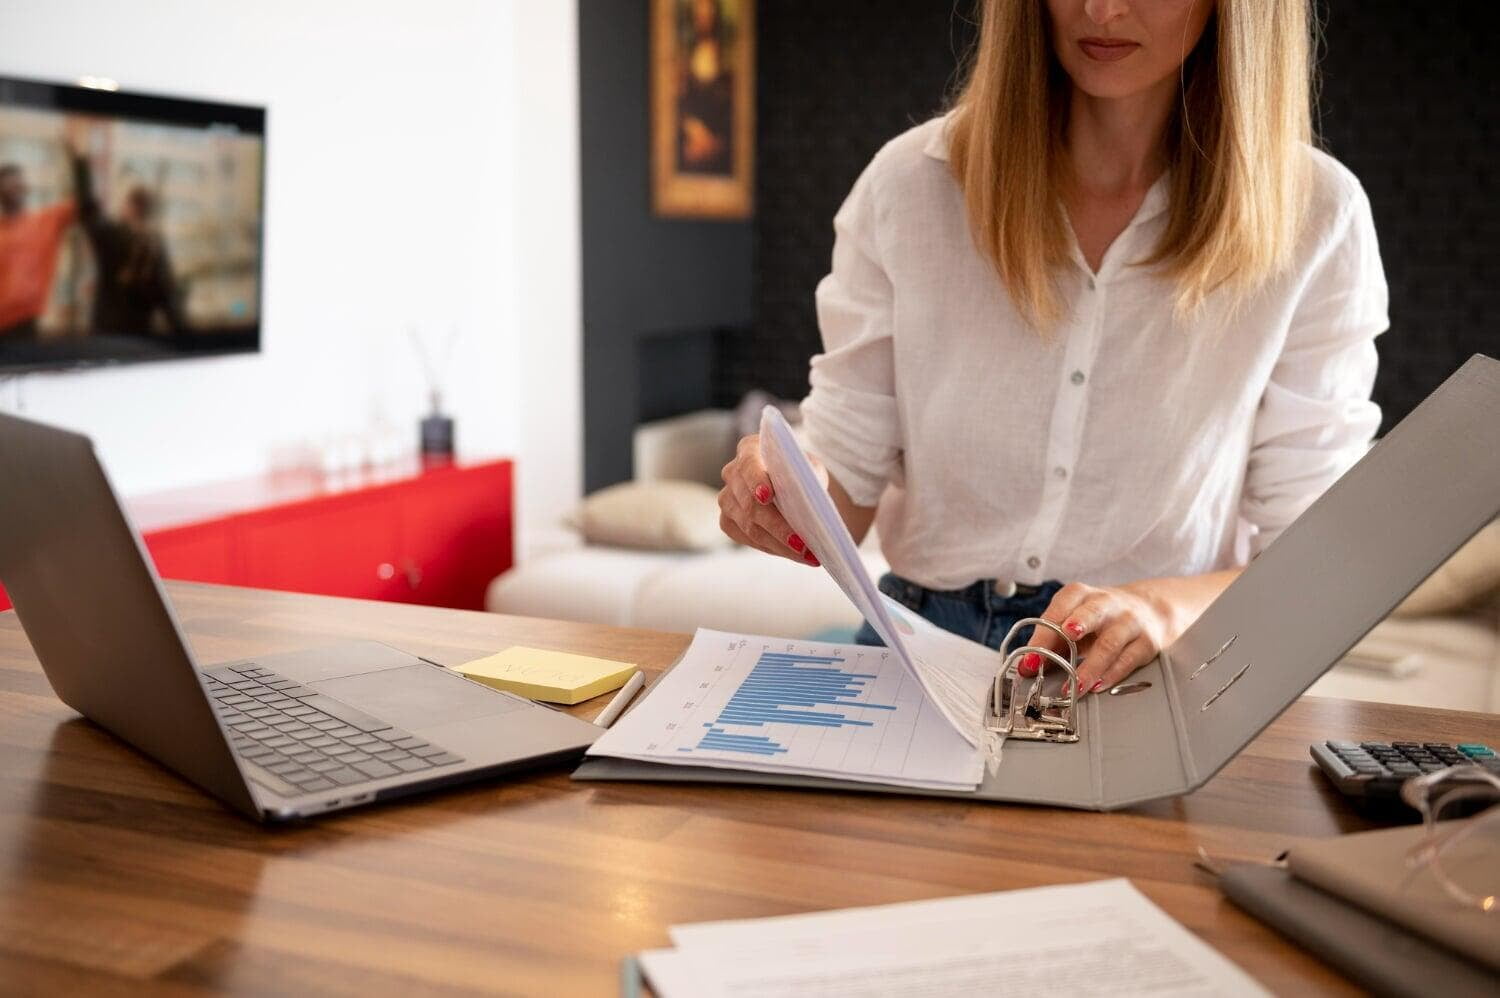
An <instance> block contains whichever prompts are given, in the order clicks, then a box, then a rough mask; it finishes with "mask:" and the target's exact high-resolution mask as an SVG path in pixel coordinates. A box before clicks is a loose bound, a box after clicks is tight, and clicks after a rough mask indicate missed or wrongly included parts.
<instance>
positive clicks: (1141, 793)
mask: <svg viewBox="0 0 1500 998" xmlns="http://www.w3.org/2000/svg"><path fill="white" fill-rule="evenodd" d="M1433 482H1441V483H1442V484H1443V487H1442V488H1440V489H1434V488H1433V487H1432V483H1433ZM1497 516H1500V361H1496V360H1493V359H1491V358H1488V357H1483V356H1475V357H1474V358H1472V359H1471V360H1469V362H1468V363H1466V364H1465V365H1464V366H1463V367H1462V368H1461V369H1460V370H1459V371H1458V372H1457V373H1456V374H1454V375H1453V376H1452V377H1450V378H1449V379H1448V380H1447V381H1445V382H1444V383H1443V385H1442V386H1441V387H1440V388H1438V390H1437V391H1435V392H1434V393H1433V394H1432V396H1431V397H1429V398H1428V399H1427V401H1425V402H1423V403H1422V404H1421V405H1419V406H1418V407H1417V408H1416V409H1414V410H1412V412H1411V413H1410V414H1409V415H1408V416H1407V417H1406V418H1405V419H1403V420H1402V421H1401V422H1400V424H1398V425H1397V426H1396V427H1395V428H1394V429H1392V430H1391V431H1390V432H1389V433H1387V434H1386V435H1385V436H1384V437H1383V438H1382V439H1381V440H1380V442H1379V443H1377V444H1376V445H1375V446H1373V447H1371V448H1370V449H1369V451H1368V452H1366V453H1365V455H1364V456H1363V457H1362V458H1360V460H1359V461H1357V462H1356V463H1355V464H1354V466H1353V467H1352V468H1350V469H1349V470H1348V471H1347V472H1346V473H1345V474H1344V476H1343V477H1342V478H1340V479H1339V481H1338V482H1336V483H1335V484H1334V485H1333V486H1332V487H1331V488H1329V489H1328V490H1327V491H1326V492H1325V493H1324V494H1323V495H1322V496H1321V497H1319V498H1318V500H1317V501H1316V502H1314V503H1313V504H1312V505H1311V506H1309V507H1308V509H1307V510H1306V511H1305V512H1304V513H1303V514H1302V515H1301V516H1300V517H1298V518H1297V520H1296V521H1295V522H1294V523H1292V524H1291V525H1290V526H1289V527H1287V529H1286V530H1284V531H1283V532H1282V534H1281V536H1280V537H1278V538H1277V539H1276V541H1275V543H1273V544H1271V545H1270V546H1269V547H1268V548H1267V549H1266V550H1265V551H1264V552H1263V553H1262V554H1261V555H1260V556H1259V557H1257V558H1256V559H1255V560H1254V561H1252V562H1251V563H1250V564H1249V565H1247V566H1246V567H1245V569H1244V571H1243V572H1241V573H1240V576H1239V578H1237V579H1236V580H1235V581H1234V582H1233V583H1232V584H1231V585H1230V586H1229V587H1228V588H1227V589H1225V590H1224V592H1223V593H1222V594H1221V595H1220V596H1219V598H1218V599H1216V600H1214V602H1213V603H1212V604H1210V605H1209V606H1208V608H1207V609H1205V610H1204V611H1203V613H1202V615H1201V616H1199V618H1198V619H1197V620H1196V621H1194V623H1193V624H1192V625H1191V626H1190V627H1189V628H1188V629H1187V630H1186V631H1185V632H1184V633H1183V634H1182V635H1181V636H1179V637H1178V638H1177V640H1176V641H1174V642H1172V643H1171V645H1169V646H1168V647H1167V648H1165V649H1163V650H1162V651H1161V653H1160V654H1159V655H1158V656H1157V657H1156V659H1155V660H1154V661H1152V662H1150V663H1147V664H1146V665H1145V666H1143V667H1142V668H1141V669H1140V670H1139V671H1137V672H1135V673H1133V674H1132V676H1131V677H1130V680H1129V681H1128V682H1122V683H1120V684H1118V685H1117V686H1115V687H1113V688H1111V689H1110V690H1109V691H1108V693H1107V695H1105V696H1084V697H1081V698H1077V697H1076V677H1077V664H1078V656H1077V649H1076V646H1075V645H1074V644H1073V642H1072V641H1071V640H1069V639H1068V635H1067V634H1061V637H1062V638H1063V639H1064V643H1065V646H1066V647H1067V648H1068V650H1069V654H1068V655H1067V656H1066V657H1065V656H1063V655H1062V654H1061V653H1059V652H1053V651H1051V650H1050V649H1044V648H1037V647H1035V646H1027V647H1015V645H1016V644H1017V642H1018V640H1020V638H1019V635H1020V631H1019V630H1018V629H1017V628H1020V627H1027V626H1031V627H1038V626H1039V627H1045V628H1047V629H1048V630H1049V631H1052V632H1058V629H1057V627H1056V625H1054V624H1052V623H1051V622H1050V621H1043V620H1037V619H1028V620H1023V621H1020V622H1019V623H1018V624H1017V625H1016V628H1012V629H1011V632H1010V633H1009V634H1007V635H1006V639H1005V641H1004V643H1002V645H1001V647H1000V653H999V657H998V660H997V659H995V658H993V657H990V656H993V654H994V653H992V652H989V650H988V649H985V656H986V658H987V660H986V661H982V662H981V664H982V667H983V669H984V671H980V670H979V669H975V670H973V672H972V675H974V676H975V677H977V678H978V682H979V690H978V692H977V693H976V694H975V697H976V699H978V700H982V701H983V702H982V703H972V702H971V706H973V707H976V708H977V713H978V715H979V716H978V718H977V720H978V721H979V723H980V724H982V725H983V733H984V734H985V735H986V736H987V737H988V738H989V739H990V740H991V743H992V744H995V743H1002V742H1004V741H1005V740H1006V739H1007V738H1015V739H1016V740H1017V741H1018V742H1029V743H1030V744H1018V745H1016V746H1014V753H1013V754H1012V753H1006V755H1007V761H1006V762H1005V764H1003V765H995V764H994V762H993V759H994V756H993V755H992V756H991V760H992V761H991V765H990V766H989V767H987V769H986V772H985V775H984V779H983V782H982V783H981V784H980V786H979V788H978V789H977V790H974V791H968V790H952V789H932V790H926V789H923V790H913V789H911V788H909V787H895V786H888V785H885V784H879V783H870V782H862V781H856V780H841V779H832V778H825V777H812V776H799V775H793V774H780V773H763V772H744V771H737V770H727V769H719V768H711V767H693V766H680V765H679V766H668V765H661V764H658V763H650V762H639V761H636V760H628V759H606V758H594V759H590V760H589V761H587V762H585V763H584V764H583V766H582V767H580V768H579V770H578V772H577V773H575V774H574V778H575V779H581V780H622V779H633V780H665V781H673V782H704V781H708V782H714V783H738V784H768V785H774V786H794V787H821V788H830V789H831V788H837V789H843V790H857V791H866V792H869V791H887V792H893V793H921V794H932V795H935V796H945V797H953V798H956V799H960V800H984V801H1025V802H1028V803H1034V804H1060V805H1064V806H1069V807H1084V808H1092V809H1096V810H1112V809H1114V808H1119V807H1125V806H1127V805H1131V804H1136V803H1139V802H1142V801H1148V800H1155V799H1158V798H1162V797H1167V796H1171V795H1175V794H1183V793H1188V792H1189V791H1192V790H1194V789H1196V788H1198V787H1200V786H1202V785H1203V784H1204V783H1206V782H1207V781H1208V780H1209V779H1210V778H1212V777H1213V775H1214V774H1215V773H1217V772H1218V771H1219V770H1220V769H1222V768H1223V767H1224V766H1225V765H1226V764H1227V763H1228V762H1229V760H1230V759H1232V758H1234V756H1235V754H1236V753H1238V752H1239V751H1240V750H1241V749H1242V748H1244V747H1245V746H1246V745H1247V744H1249V742H1250V741H1251V739H1253V738H1254V737H1255V736H1256V735H1258V734H1259V733H1260V732H1261V731H1262V730H1263V729H1264V728H1265V726H1266V725H1268V724H1270V723H1271V721H1272V720H1274V719H1275V718H1276V716H1277V715H1278V714H1280V713H1281V712H1282V711H1283V710H1285V709H1286V707H1287V706H1288V705H1289V704H1290V703H1292V701H1294V700H1295V699H1296V698H1297V697H1298V696H1300V695H1301V694H1302V693H1303V691H1305V690H1306V689H1307V688H1308V686H1310V685H1312V683H1313V681H1314V680H1315V679H1317V678H1318V677H1319V676H1320V675H1322V674H1323V672H1324V671H1326V670H1327V669H1328V668H1329V667H1330V666H1331V665H1333V664H1334V663H1335V662H1337V661H1339V659H1340V658H1341V657H1342V656H1344V655H1345V654H1347V653H1348V651H1349V649H1350V648H1351V647H1353V645H1354V643H1355V642H1356V641H1358V640H1359V639H1360V638H1361V637H1363V636H1364V635H1365V634H1366V633H1367V632H1368V631H1369V630H1370V628H1372V627H1374V626H1375V624H1376V623H1378V622H1379V621H1380V620H1381V619H1382V618H1384V617H1385V615H1386V614H1387V613H1389V612H1390V611H1391V609H1392V608H1394V607H1395V606H1396V604H1398V603H1400V602H1401V600H1402V599H1403V598H1404V597H1405V596H1406V595H1407V594H1408V593H1410V592H1411V591H1412V590H1413V589H1414V588H1416V586H1417V584H1418V583H1420V582H1421V581H1422V580H1423V579H1424V578H1426V577H1427V576H1428V575H1429V574H1430V573H1431V572H1432V571H1433V569H1435V568H1437V567H1438V566H1439V565H1441V564H1442V563H1443V562H1444V561H1445V560H1446V559H1447V558H1448V557H1449V556H1450V555H1452V554H1453V552H1454V551H1456V550H1458V548H1459V547H1460V546H1462V545H1463V543H1464V542H1465V541H1467V540H1468V539H1469V538H1471V537H1473V536H1474V534H1476V533H1477V532H1478V531H1479V530H1480V529H1482V528H1483V527H1484V526H1485V525H1486V524H1488V523H1489V522H1490V521H1492V520H1494V519H1495V518H1496V517H1497ZM872 612H878V611H872ZM1058 633H1060V632H1058ZM955 640H960V639H955ZM1059 647H1064V645H1060V646H1059ZM1031 652H1036V653H1037V654H1038V655H1039V656H1040V657H1041V659H1042V661H1043V662H1044V663H1045V664H1046V665H1049V666H1056V667H1058V668H1060V669H1062V670H1063V672H1064V673H1065V674H1066V676H1067V678H1068V679H1069V680H1074V682H1070V683H1069V688H1068V689H1067V690H1064V691H1063V692H1064V695H1063V696H1047V695H1045V694H1044V692H1043V689H1044V681H1043V679H1042V677H1041V676H1040V675H1038V676H1037V677H1034V679H1032V680H1023V679H1022V678H1021V676H1020V672H1019V666H1020V662H1021V659H1022V658H1023V657H1024V656H1025V655H1027V654H1029V653H1031ZM976 658H977V653H976ZM1252 662H1253V663H1254V664H1253V665H1252V664H1251V663H1252ZM990 663H993V664H990ZM990 669H997V670H998V674H997V675H995V676H994V679H993V681H991V679H990V673H989V670H990ZM1053 676H1054V677H1055V676H1056V673H1053ZM1198 680H1202V682H1198ZM991 682H993V685H991ZM1053 688H1054V689H1055V688H1056V687H1053ZM1069 692H1073V693H1074V696H1075V698H1076V700H1077V702H1073V701H1072V700H1070V698H1069V697H1068V696H1067V695H1066V694H1067V693H1069ZM1125 694H1130V695H1129V696H1126V695H1125ZM1060 742H1072V743H1073V744H1071V745H1066V744H1063V745H1058V744H1057V743H1060ZM1043 746H1047V747H1043ZM995 747H998V745H997V744H996V745H995Z"/></svg>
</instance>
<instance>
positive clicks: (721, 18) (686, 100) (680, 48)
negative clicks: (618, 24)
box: [651, 0, 755, 219]
mask: <svg viewBox="0 0 1500 998" xmlns="http://www.w3.org/2000/svg"><path fill="white" fill-rule="evenodd" d="M754 172H755V4H754V0H651V201H652V207H653V209H654V210H655V212H656V214H658V215H661V216H665V217H668V218H720V219H733V218H749V217H750V212H751V208H752V202H753V190H754Z"/></svg>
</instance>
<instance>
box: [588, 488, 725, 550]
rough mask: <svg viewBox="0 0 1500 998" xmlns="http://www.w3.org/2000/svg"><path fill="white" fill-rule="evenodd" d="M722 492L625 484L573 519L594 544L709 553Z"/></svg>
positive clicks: (603, 492) (592, 500) (717, 537)
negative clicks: (719, 496)
mask: <svg viewBox="0 0 1500 998" xmlns="http://www.w3.org/2000/svg"><path fill="white" fill-rule="evenodd" d="M718 495H719V494H718V492H717V491H716V490H714V489H713V488H711V487H709V486H707V485H704V484H702V483H701V482H683V481H672V480H668V479H662V480H659V481H650V482H622V483H621V484H619V485H611V486H610V487H609V488H607V489H600V490H599V491H598V492H595V493H594V494H593V495H591V496H589V497H588V498H586V499H584V501H583V503H582V504H581V505H580V506H579V507H578V510H577V511H576V512H575V513H574V514H573V520H574V522H575V523H576V524H577V526H578V529H579V531H580V532H581V533H582V534H583V536H584V539H585V540H587V541H588V542H589V543H590V544H602V545H608V546H612V547H626V548H639V549H644V550H648V551H708V550H711V549H713V548H720V547H724V546H726V545H727V544H728V543H729V538H727V537H725V536H724V532H723V531H721V530H720V529H719V499H718Z"/></svg>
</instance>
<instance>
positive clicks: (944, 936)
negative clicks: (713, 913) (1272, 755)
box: [642, 880, 1266, 998]
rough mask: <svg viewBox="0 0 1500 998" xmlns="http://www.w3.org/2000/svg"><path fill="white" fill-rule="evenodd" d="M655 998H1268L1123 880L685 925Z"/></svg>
mask: <svg viewBox="0 0 1500 998" xmlns="http://www.w3.org/2000/svg"><path fill="white" fill-rule="evenodd" d="M671 935H672V939H673V941H674V942H675V943H676V947H677V948H676V949H675V950H657V951H653V952H652V953H650V954H642V967H643V969H644V970H645V972H646V974H647V977H648V979H649V980H650V981H651V984H652V987H653V989H654V990H655V991H656V993H657V995H658V996H659V998H683V996H693V998H700V996H701V998H715V996H722V998H731V996H732V998H791V996H797V998H809V996H811V998H866V996H869V998H874V996H900V998H938V996H944V998H946V996H954V998H963V996H969V995H972V996H976V998H977V996H981V995H982V996H985V998H992V996H1008V995H1015V996H1021V995H1026V996H1034V995H1048V996H1066V995H1114V994H1152V995H1183V996H1186V995H1194V996H1196V995H1263V994H1265V993H1266V992H1265V991H1263V990H1262V989H1261V988H1260V986H1259V985H1257V984H1256V983H1255V981H1254V980H1252V979H1251V978H1250V977H1249V976H1248V975H1247V974H1245V973H1244V972H1243V971H1242V970H1240V969H1239V968H1238V967H1236V966H1235V965H1234V964H1233V963H1231V962H1230V961H1229V960H1227V959H1225V958H1224V957H1223V956H1221V955H1220V954H1219V953H1217V952H1216V951H1214V950H1213V949H1212V948H1210V947H1209V946H1208V945H1206V944H1205V943H1204V942H1202V940H1200V939H1198V937H1196V936H1194V935H1193V934H1192V933H1191V932H1189V931H1188V930H1187V929H1185V928H1183V927H1182V926H1181V925H1180V924H1178V923H1177V922H1176V921H1174V920H1173V919H1172V918H1171V917H1170V916H1168V915H1167V914H1166V913H1165V912H1163V911H1162V910H1161V909H1160V908H1158V907H1156V906H1155V905H1154V904H1152V903H1151V902H1150V901H1149V900H1148V899H1147V898H1146V897H1145V896H1144V895H1142V894H1141V893H1140V892H1139V891H1137V890H1136V889H1135V888H1134V887H1133V886H1132V885H1131V884H1130V882H1129V881H1128V880H1104V881H1096V882H1094V883H1088V884H1070V885H1065V886H1059V887H1038V888H1031V889H1028V890H1020V891H1007V892H1003V893H997V894H980V895H973V896H969V897H958V898H947V899H943V900H938V901H916V902H911V903H906V904H894V905H882V906H880V907H874V908H854V909H849V910H846V911H833V912H819V913H814V914H808V915H792V916H788V917H785V918H764V919H749V920H744V921H733V922H711V923H705V924H700V925H684V926H678V927H675V928H673V929H672V932H671Z"/></svg>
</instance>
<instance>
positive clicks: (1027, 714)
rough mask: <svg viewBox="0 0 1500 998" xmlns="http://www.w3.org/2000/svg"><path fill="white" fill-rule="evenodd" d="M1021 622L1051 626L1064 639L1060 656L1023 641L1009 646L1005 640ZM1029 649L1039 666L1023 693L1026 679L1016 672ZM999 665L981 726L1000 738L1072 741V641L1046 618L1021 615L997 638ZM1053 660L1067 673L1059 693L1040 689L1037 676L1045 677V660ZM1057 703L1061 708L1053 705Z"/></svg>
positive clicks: (1074, 726)
mask: <svg viewBox="0 0 1500 998" xmlns="http://www.w3.org/2000/svg"><path fill="white" fill-rule="evenodd" d="M1023 627H1045V628H1047V629H1048V630H1050V631H1054V632H1056V633H1057V635H1058V636H1059V637H1060V638H1062V639H1063V640H1064V641H1066V642H1067V643H1068V657H1067V659H1066V660H1064V659H1063V657H1062V656H1061V655H1059V654H1057V652H1055V651H1053V650H1052V649H1050V648H1040V647H1037V646H1036V645H1025V646H1023V647H1020V648H1017V649H1015V650H1014V651H1012V650H1011V647H1010V646H1011V642H1012V641H1014V640H1015V637H1016V634H1017V632H1019V631H1020V630H1021V628H1023ZM1032 653H1035V654H1037V655H1039V656H1041V658H1042V661H1043V667H1042V668H1040V669H1037V671H1036V675H1035V676H1033V677H1032V678H1031V679H1030V680H1029V682H1030V685H1029V686H1027V687H1026V692H1025V695H1024V696H1022V695H1020V689H1021V687H1022V685H1023V683H1026V682H1027V680H1026V679H1025V677H1023V676H1022V675H1021V669H1020V665H1021V660H1022V659H1023V658H1025V657H1026V656H1027V655H1029V654H1032ZM1000 659H1001V665H1000V671H999V672H998V673H996V675H995V687H994V691H993V693H992V695H991V697H990V710H989V713H988V715H987V716H986V717H985V724H984V726H985V728H986V729H987V730H989V731H992V732H994V733H996V734H998V735H999V736H1000V737H1001V738H1002V739H1005V738H1018V739H1021V740H1023V741H1038V742H1076V741H1078V721H1077V717H1076V711H1077V707H1078V683H1077V678H1078V665H1077V662H1078V645H1077V644H1076V643H1075V642H1074V641H1073V639H1072V638H1071V637H1069V636H1068V634H1067V632H1066V631H1064V630H1063V629H1062V628H1061V627H1059V626H1057V625H1056V624H1054V623H1053V622H1052V621H1050V620H1043V619H1042V618H1041V617H1027V618H1025V619H1024V620H1018V621H1016V623H1015V624H1014V625H1013V626H1012V627H1011V629H1010V630H1009V631H1008V632H1007V633H1006V635H1005V640H1004V641H1002V642H1000ZM1048 661H1051V662H1056V663H1057V664H1058V665H1059V666H1061V667H1062V669H1063V671H1064V672H1065V673H1067V679H1066V680H1064V682H1063V694H1064V695H1063V696H1060V697H1052V696H1046V695H1044V694H1043V693H1042V682H1043V680H1044V679H1045V678H1046V676H1045V672H1046V664H1045V663H1046V662H1048ZM1057 707H1061V708H1062V709H1061V711H1056V710H1055V708H1057Z"/></svg>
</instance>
